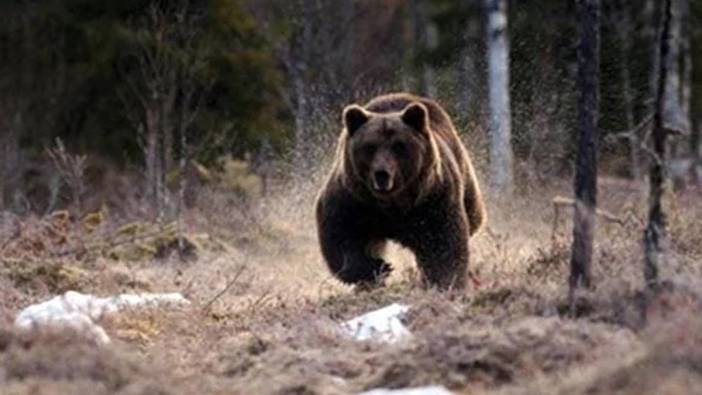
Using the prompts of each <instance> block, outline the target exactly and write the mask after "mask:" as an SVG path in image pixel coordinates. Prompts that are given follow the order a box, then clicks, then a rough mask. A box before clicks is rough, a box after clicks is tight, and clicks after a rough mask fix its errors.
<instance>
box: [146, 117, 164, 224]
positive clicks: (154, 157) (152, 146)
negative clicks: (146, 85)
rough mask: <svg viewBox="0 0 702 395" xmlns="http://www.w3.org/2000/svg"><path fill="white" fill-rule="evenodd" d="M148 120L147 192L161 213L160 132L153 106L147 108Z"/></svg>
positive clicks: (154, 207)
mask: <svg viewBox="0 0 702 395" xmlns="http://www.w3.org/2000/svg"><path fill="white" fill-rule="evenodd" d="M145 112H146V115H145V117H146V122H145V125H144V133H145V134H146V136H145V140H146V141H145V142H144V144H145V146H144V159H145V165H146V193H147V197H148V199H149V201H150V202H151V205H152V208H153V209H154V210H156V212H157V213H159V214H160V211H161V196H160V191H161V187H160V181H159V177H160V166H159V161H160V160H159V159H160V139H159V133H158V124H159V122H158V114H157V111H156V110H155V109H153V108H146V109H145Z"/></svg>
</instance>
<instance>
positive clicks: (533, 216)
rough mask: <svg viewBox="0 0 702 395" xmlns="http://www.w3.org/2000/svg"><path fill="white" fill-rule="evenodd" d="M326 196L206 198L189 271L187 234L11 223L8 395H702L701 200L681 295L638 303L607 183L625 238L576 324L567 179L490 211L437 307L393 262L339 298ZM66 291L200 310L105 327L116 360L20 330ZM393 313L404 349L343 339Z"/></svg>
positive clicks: (684, 211)
mask: <svg viewBox="0 0 702 395" xmlns="http://www.w3.org/2000/svg"><path fill="white" fill-rule="evenodd" d="M316 186H317V184H315V183H311V184H305V185H302V186H299V185H295V186H293V187H291V186H290V185H289V184H287V185H284V186H280V188H278V189H275V188H274V189H272V190H271V192H270V196H269V197H268V198H265V199H260V200H258V203H256V204H251V203H246V202H242V201H240V200H236V199H232V198H230V197H228V196H225V195H223V194H221V193H218V192H217V191H210V192H207V193H206V194H203V195H205V196H202V197H201V206H202V207H207V209H202V210H194V211H193V212H191V213H188V215H187V216H186V219H185V223H184V226H185V229H187V231H188V234H189V235H190V236H189V238H188V242H187V243H186V245H187V247H188V250H189V252H190V254H188V255H187V257H186V258H187V259H181V258H180V257H178V256H176V255H175V254H174V253H173V252H174V251H175V245H174V243H173V234H174V232H175V229H176V228H175V227H174V226H175V225H171V227H169V226H156V225H154V224H144V223H137V222H134V223H129V222H125V221H124V220H122V221H121V222H120V221H116V220H114V219H110V217H109V214H105V215H104V218H102V217H92V218H91V221H87V222H86V221H83V222H80V221H75V220H74V219H71V218H70V216H68V215H65V214H61V213H58V214H55V215H53V216H49V217H46V218H41V219H36V218H35V219H23V220H21V221H18V219H16V218H5V219H4V222H3V223H4V230H3V232H4V233H3V235H4V238H0V252H2V255H1V258H2V259H0V262H1V264H0V328H3V329H2V330H1V331H0V388H2V393H3V394H30V393H31V394H67V393H94V394H154V393H156V394H195V393H197V394H225V393H226V394H239V393H240V394H252V393H256V394H259V393H260V394H353V393H358V392H360V391H363V390H367V389H371V388H376V387H389V388H404V387H410V386H419V385H430V384H441V385H444V386H446V387H448V388H449V389H451V390H453V391H455V392H456V393H465V394H544V393H553V394H561V393H562V394H662V393H665V394H686V393H693V392H695V389H697V388H699V386H700V385H702V337H701V336H702V335H700V333H702V318H700V317H702V315H701V314H700V312H702V295H701V292H700V291H701V290H702V287H700V284H701V283H700V270H702V223H701V222H700V221H699V220H698V218H700V216H702V202H700V199H699V195H698V194H699V192H691V191H688V192H680V193H677V194H676V195H675V197H674V198H673V199H671V201H670V202H668V207H669V209H670V213H671V215H670V235H671V243H670V245H669V248H668V254H667V262H666V264H665V267H664V268H663V270H662V277H663V278H664V279H665V280H666V283H665V284H664V285H663V286H662V287H661V288H660V289H659V290H657V291H655V292H653V291H647V290H644V289H643V287H642V283H643V280H642V277H643V276H642V254H641V245H640V240H641V236H642V233H641V231H642V228H643V226H642V224H643V221H644V220H645V215H644V213H645V210H644V206H645V190H644V188H643V185H639V184H636V183H631V182H627V181H622V180H617V179H609V178H604V179H603V180H601V183H600V188H601V189H600V191H601V194H600V202H601V207H602V208H603V209H605V210H607V211H609V212H610V213H612V214H613V215H615V216H616V217H617V218H618V219H619V220H621V221H619V222H612V221H609V220H605V219H601V220H600V222H599V226H598V230H597V232H598V233H597V246H596V263H595V266H594V268H593V269H594V284H596V286H595V288H594V289H592V290H588V291H583V292H582V293H581V295H580V297H581V299H580V302H579V303H578V305H577V309H576V314H575V315H576V316H575V317H573V316H572V313H571V311H570V309H569V308H568V305H567V300H566V295H567V288H566V283H567V274H568V262H569V243H570V215H571V214H570V211H569V209H568V208H567V207H561V208H560V215H559V220H558V221H557V222H556V223H555V225H557V226H554V206H553V205H552V203H551V198H552V197H554V196H559V195H562V196H568V191H569V190H570V183H569V182H568V181H563V182H562V183H554V184H550V185H542V186H538V187H535V188H533V189H524V190H522V191H520V193H519V194H518V196H519V199H518V200H516V199H515V201H513V202H506V203H505V202H491V206H490V207H489V213H490V218H489V222H488V228H487V229H486V230H485V231H483V232H482V233H481V234H480V235H479V236H477V237H476V238H474V239H473V245H472V251H473V255H472V262H471V278H472V281H471V285H470V287H469V289H468V290H467V291H466V292H465V294H461V295H457V294H453V295H447V294H442V293H438V292H434V291H427V290H423V289H421V288H420V286H419V281H418V279H417V278H416V277H417V274H416V271H415V269H414V265H413V263H412V258H411V256H410V255H409V254H407V253H406V252H405V251H402V250H401V249H399V248H397V247H394V248H393V249H392V251H391V255H392V257H393V259H392V261H393V262H395V263H396V264H397V267H396V270H395V272H394V273H393V275H392V276H391V278H390V281H389V285H388V286H387V287H386V288H384V289H378V290H373V291H367V292H356V291H354V290H353V289H352V288H350V287H346V286H344V285H341V284H340V283H338V282H336V281H335V280H333V279H332V278H331V276H330V274H329V273H328V272H327V269H326V268H325V266H324V264H323V262H322V260H321V257H320V254H319V252H318V246H317V242H316V237H315V230H314V222H313V218H312V214H313V213H312V206H313V204H312V202H313V199H314V190H315V188H316ZM6 217H7V216H6ZM118 222H119V223H118ZM125 224H126V225H125ZM106 235H109V237H107V236H106ZM76 238H78V239H77V241H76ZM68 289H74V290H78V291H82V292H93V293H97V294H100V295H108V294H112V293H116V292H140V291H151V292H174V291H175V292H182V293H183V294H184V295H185V296H186V297H188V298H189V299H190V300H191V301H192V302H193V304H192V306H190V307H187V308H184V309H181V310H175V311H153V312H148V313H144V312H133V313H126V314H121V315H118V316H115V317H112V318H106V319H105V320H103V322H102V324H103V325H104V326H105V327H106V329H107V331H108V334H109V335H110V336H111V337H112V339H113V343H112V344H111V345H109V346H105V347H96V346H94V345H92V344H90V343H89V342H87V341H86V340H85V339H82V338H80V336H77V335H73V334H66V333H50V332H46V333H20V332H17V331H16V330H14V329H12V325H11V323H12V320H13V318H14V316H15V315H16V314H17V312H18V311H19V310H20V309H21V308H22V307H24V306H26V305H28V304H30V303H34V302H38V301H42V300H45V299H47V298H48V297H50V296H51V295H53V294H56V293H60V292H64V291H66V290H68ZM396 301H401V302H403V303H406V304H409V305H411V306H412V309H411V311H410V313H409V314H408V316H407V317H406V318H405V320H406V324H407V326H408V327H409V328H410V330H411V332H412V333H413V334H414V337H413V339H411V340H409V341H407V342H402V343H399V344H394V345H382V344H374V343H359V342H354V341H353V340H350V339H348V338H346V337H344V336H343V335H342V334H340V333H339V332H338V331H337V329H336V328H337V324H338V323H339V322H341V321H344V320H346V319H350V318H352V317H354V316H355V315H357V314H360V313H363V312H366V311H368V310H371V309H375V308H379V307H382V306H385V305H387V304H389V303H391V302H396Z"/></svg>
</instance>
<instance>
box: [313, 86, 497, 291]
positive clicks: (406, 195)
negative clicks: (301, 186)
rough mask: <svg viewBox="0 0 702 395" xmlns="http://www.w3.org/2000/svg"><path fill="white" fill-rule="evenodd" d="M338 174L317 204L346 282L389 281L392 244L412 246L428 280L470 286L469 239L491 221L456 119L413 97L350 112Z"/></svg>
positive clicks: (332, 261)
mask: <svg viewBox="0 0 702 395" xmlns="http://www.w3.org/2000/svg"><path fill="white" fill-rule="evenodd" d="M343 125H344V128H343V130H342V132H341V135H340V137H339V141H338V146H337V152H336V160H335V163H334V166H333V169H332V171H331V174H330V176H329V178H328V180H327V182H326V185H325V186H324V187H323V188H322V191H321V192H320V194H319V197H318V198H317V206H316V215H317V230H318V236H319V242H320V245H321V250H322V255H323V256H324V259H325V260H326V263H327V265H328V266H329V269H330V270H331V272H332V273H333V274H334V275H335V276H336V277H337V278H338V279H339V280H341V281H342V282H344V283H348V284H358V285H361V286H369V285H373V284H377V283H382V280H383V279H384V278H385V277H387V274H388V273H389V272H390V270H391V267H390V265H389V264H388V263H387V262H386V261H385V260H383V257H382V256H381V253H382V250H383V247H384V245H385V242H386V241H388V240H392V241H395V242H398V243H399V244H401V245H403V246H404V247H406V248H408V249H410V250H411V251H412V252H413V253H414V254H415V257H416V260H417V263H418V265H419V268H420V271H421V273H422V275H423V279H424V282H425V283H426V284H427V285H429V286H435V287H438V288H440V289H451V288H458V289H460V288H463V287H465V283H466V275H467V273H466V271H467V268H468V239H469V237H470V236H471V235H473V234H475V232H477V231H478V230H479V229H480V227H481V226H482V225H483V223H484V222H485V218H486V214H485V207H484V204H483V199H482V195H481V192H480V188H479V186H478V181H477V179H476V176H475V171H474V170H473V165H472V163H471V160H470V157H469V156H468V152H467V151H466V149H465V147H464V146H463V144H462V143H461V140H460V139H459V137H458V134H457V133H456V129H455V128H454V126H453V123H452V122H451V119H450V118H449V116H448V114H447V113H446V111H444V109H443V108H442V107H441V106H440V105H439V104H438V103H436V102H435V101H433V100H430V99H427V98H423V97H418V96H414V95H411V94H407V93H393V94H388V95H383V96H379V97H376V98H374V99H372V100H371V101H370V102H368V103H367V104H366V105H365V106H363V107H361V106H359V105H355V104H354V105H350V106H348V107H346V108H345V109H344V112H343Z"/></svg>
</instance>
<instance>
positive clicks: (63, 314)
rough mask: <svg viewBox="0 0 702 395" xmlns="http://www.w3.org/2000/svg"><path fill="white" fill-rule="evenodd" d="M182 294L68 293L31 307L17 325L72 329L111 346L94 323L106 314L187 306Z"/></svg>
mask: <svg viewBox="0 0 702 395" xmlns="http://www.w3.org/2000/svg"><path fill="white" fill-rule="evenodd" d="M187 304H190V301H188V300H187V299H185V298H184V297H183V295H181V294H179V293H166V294H151V293H143V294H122V295H117V296H112V297H107V298H99V297H97V296H94V295H89V294H82V293H80V292H75V291H68V292H66V293H65V294H63V295H58V296H56V297H54V298H52V299H50V300H48V301H46V302H43V303H39V304H34V305H31V306H29V307H27V308H25V309H24V310H22V311H21V312H20V313H19V314H18V315H17V317H16V318H15V326H17V327H19V328H23V329H31V328H35V327H40V326H58V327H69V328H73V329H76V330H78V331H80V332H84V333H86V334H88V335H89V336H91V337H93V338H94V339H95V340H97V341H99V342H100V343H109V342H110V338H109V336H107V333H105V330H104V329H103V328H102V327H101V326H100V325H98V324H96V322H95V321H97V320H99V319H100V318H101V317H104V316H105V315H109V314H114V313H116V312H119V311H123V310H126V309H130V308H149V307H151V308H154V307H160V306H174V305H187Z"/></svg>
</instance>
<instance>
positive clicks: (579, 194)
mask: <svg viewBox="0 0 702 395" xmlns="http://www.w3.org/2000/svg"><path fill="white" fill-rule="evenodd" d="M600 11H601V7H600V0H578V1H577V15H578V36H579V39H580V43H579V44H578V48H577V57H578V91H579V92H578V129H579V135H580V137H579V142H578V156H577V162H576V168H575V210H574V218H573V247H572V250H571V259H570V282H569V285H570V301H571V307H572V308H573V307H574V302H575V296H574V293H575V290H576V288H578V287H580V286H584V287H589V286H590V284H591V281H592V280H591V265H592V250H593V244H594V235H595V225H596V216H595V211H596V209H597V147H598V139H599V130H598V122H597V121H598V117H599V105H600V92H599V89H600V71H599V67H600Z"/></svg>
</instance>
